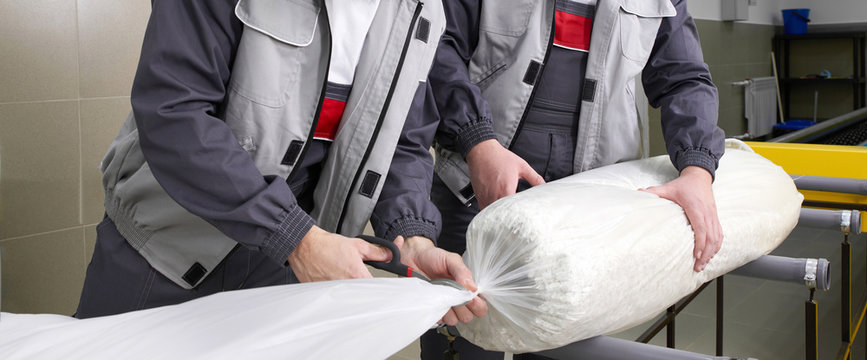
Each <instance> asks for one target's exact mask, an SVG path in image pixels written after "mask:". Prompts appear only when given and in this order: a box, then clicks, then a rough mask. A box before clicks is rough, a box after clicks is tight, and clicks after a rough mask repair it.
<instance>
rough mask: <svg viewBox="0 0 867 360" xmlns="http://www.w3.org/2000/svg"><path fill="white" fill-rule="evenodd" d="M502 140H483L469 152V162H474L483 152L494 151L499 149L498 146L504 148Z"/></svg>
mask: <svg viewBox="0 0 867 360" xmlns="http://www.w3.org/2000/svg"><path fill="white" fill-rule="evenodd" d="M502 147H503V146H502V145H500V142H499V141H497V139H488V140H484V141H482V142H479V143H478V144H476V145H475V146H473V148H472V149H470V151H469V152H467V163H470V162H473V161H474V160H475V159H477V158H479V157H480V156H482V154H490V153H491V152H492V151H497V150H499V149H498V148H502Z"/></svg>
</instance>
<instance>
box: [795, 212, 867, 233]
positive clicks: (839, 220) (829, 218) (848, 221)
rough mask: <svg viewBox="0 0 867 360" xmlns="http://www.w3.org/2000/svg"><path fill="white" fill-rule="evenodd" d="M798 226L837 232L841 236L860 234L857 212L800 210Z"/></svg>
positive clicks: (859, 214)
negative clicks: (841, 234) (840, 233)
mask: <svg viewBox="0 0 867 360" xmlns="http://www.w3.org/2000/svg"><path fill="white" fill-rule="evenodd" d="M798 225H803V226H807V227H811V228H817V229H825V230H839V231H840V232H842V233H843V234H847V235H848V234H850V233H851V234H856V235H857V234H860V233H861V212H860V211H858V210H824V209H810V208H801V216H800V217H799V218H798Z"/></svg>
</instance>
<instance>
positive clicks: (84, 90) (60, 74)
mask: <svg viewBox="0 0 867 360" xmlns="http://www.w3.org/2000/svg"><path fill="white" fill-rule="evenodd" d="M149 13H150V1H149V0H128V1H112V0H28V1H2V2H0V34H3V36H0V251H2V259H0V265H2V270H0V274H2V283H0V284H2V289H0V295H2V299H0V301H2V302H0V309H2V311H8V312H39V313H42V312H47V313H59V314H67V315H70V314H72V313H73V312H74V311H75V308H76V306H77V304H78V296H79V293H80V291H81V285H82V282H83V280H84V271H85V267H86V266H87V262H89V260H90V254H91V252H92V249H93V243H94V240H95V238H96V236H95V225H96V224H97V223H98V222H99V221H100V219H101V218H102V214H103V205H102V200H103V195H102V186H101V179H100V173H99V170H98V169H97V166H98V164H99V162H100V160H101V159H102V156H103V154H104V152H105V150H106V148H107V147H108V144H109V143H110V142H111V140H112V139H113V138H114V135H115V134H116V133H117V131H118V129H119V128H120V125H121V123H122V121H123V120H124V118H125V116H126V114H127V113H128V112H129V91H130V86H131V84H132V78H133V75H134V71H135V66H136V63H137V61H138V55H139V50H140V48H141V39H142V36H143V34H144V27H145V24H146V23H147V16H148V14H149Z"/></svg>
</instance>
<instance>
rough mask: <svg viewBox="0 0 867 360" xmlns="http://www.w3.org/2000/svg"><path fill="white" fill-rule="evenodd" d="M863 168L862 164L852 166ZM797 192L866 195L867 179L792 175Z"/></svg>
mask: <svg viewBox="0 0 867 360" xmlns="http://www.w3.org/2000/svg"><path fill="white" fill-rule="evenodd" d="M852 165H853V166H863V164H852ZM792 180H794V181H795V186H797V187H798V189H799V190H816V191H830V192H838V193H847V194H858V195H867V179H849V178H838V177H829V176H810V175H792Z"/></svg>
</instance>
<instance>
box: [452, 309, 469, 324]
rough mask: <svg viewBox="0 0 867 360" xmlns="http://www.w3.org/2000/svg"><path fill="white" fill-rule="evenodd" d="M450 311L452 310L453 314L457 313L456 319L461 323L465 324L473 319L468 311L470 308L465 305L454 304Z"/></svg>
mask: <svg viewBox="0 0 867 360" xmlns="http://www.w3.org/2000/svg"><path fill="white" fill-rule="evenodd" d="M452 311H454V313H455V315H457V319H458V321H460V322H462V323H465V324H466V323H468V322H470V321H473V313H472V312H471V311H470V309H467V307H466V306H455V307H453V308H452Z"/></svg>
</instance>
